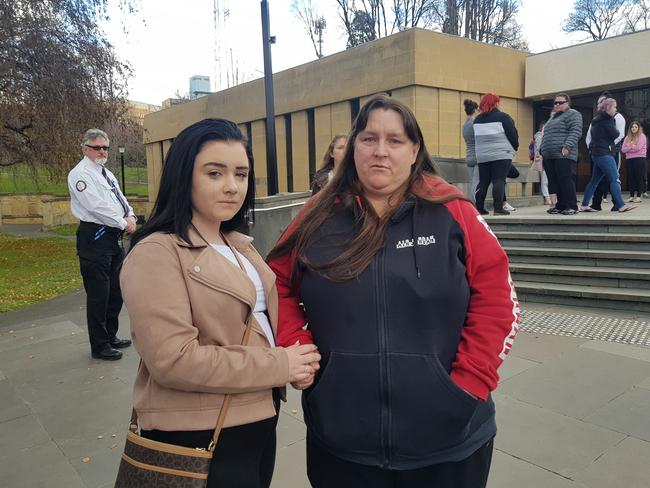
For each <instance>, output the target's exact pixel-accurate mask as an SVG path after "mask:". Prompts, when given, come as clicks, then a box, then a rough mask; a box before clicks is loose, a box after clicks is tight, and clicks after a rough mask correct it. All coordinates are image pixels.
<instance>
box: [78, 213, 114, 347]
mask: <svg viewBox="0 0 650 488" xmlns="http://www.w3.org/2000/svg"><path fill="white" fill-rule="evenodd" d="M102 227H103V229H102ZM120 235H121V231H120V229H116V228H112V227H106V226H101V225H98V224H93V223H89V222H81V224H80V225H79V229H78V230H77V253H78V254H79V268H80V271H81V277H82V278H83V284H84V289H85V290H86V321H87V322H88V338H89V340H90V349H91V351H93V352H98V351H100V350H101V349H102V348H104V347H106V346H107V345H108V344H109V343H110V341H111V340H112V339H113V338H115V336H116V335H117V329H118V328H119V321H118V316H119V314H120V310H122V292H121V290H120V268H121V266H122V261H123V260H124V251H123V250H122V248H121V247H120V245H119V238H120Z"/></svg>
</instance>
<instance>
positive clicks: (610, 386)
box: [499, 348, 650, 419]
mask: <svg viewBox="0 0 650 488" xmlns="http://www.w3.org/2000/svg"><path fill="white" fill-rule="evenodd" d="M648 375H650V363H646V362H644V361H637V360H634V359H628V358H625V357H621V356H615V355H610V354H603V353H601V352H597V351H591V350H588V349H580V348H578V349H575V350H574V351H573V352H572V353H571V354H564V355H562V356H561V357H559V358H557V359H556V360H554V361H547V362H545V363H544V364H542V365H540V366H537V367H535V368H532V369H529V370H527V371H524V372H523V373H520V374H518V375H517V376H515V377H513V378H510V379H508V380H506V381H504V382H502V383H501V385H500V387H499V391H500V392H501V393H502V394H504V395H508V396H510V397H512V398H517V399H519V400H522V401H524V402H526V403H529V404H532V405H537V406H540V407H544V408H547V409H549V410H552V411H554V412H558V413H561V414H564V415H568V416H571V417H574V418H578V419H580V418H583V417H586V416H587V415H589V414H590V413H592V412H594V411H595V410H597V409H598V408H600V407H602V406H603V405H605V404H607V403H609V402H610V401H611V400H613V399H614V398H616V397H618V396H619V395H621V394H622V393H624V392H625V391H626V390H628V389H629V388H632V387H633V386H634V385H635V384H636V383H638V382H640V381H642V380H643V379H645V378H647V377H648Z"/></svg>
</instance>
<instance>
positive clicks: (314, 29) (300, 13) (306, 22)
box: [291, 0, 327, 58]
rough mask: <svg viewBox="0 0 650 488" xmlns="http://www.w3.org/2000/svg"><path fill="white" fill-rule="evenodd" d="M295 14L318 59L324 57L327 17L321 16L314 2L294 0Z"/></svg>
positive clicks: (293, 8) (292, 5) (292, 6)
mask: <svg viewBox="0 0 650 488" xmlns="http://www.w3.org/2000/svg"><path fill="white" fill-rule="evenodd" d="M291 10H292V11H293V14H294V15H295V16H296V17H297V18H298V19H299V20H300V22H301V23H302V25H303V27H304V29H305V31H306V32H307V35H308V36H309V39H310V40H311V43H312V46H313V47H314V52H315V53H316V57H318V58H322V57H323V31H324V30H325V28H326V27H327V22H326V21H325V17H323V16H322V15H320V14H319V12H318V9H317V8H316V4H315V2H314V1H313V0H293V2H292V3H291Z"/></svg>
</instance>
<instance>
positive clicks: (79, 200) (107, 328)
mask: <svg viewBox="0 0 650 488" xmlns="http://www.w3.org/2000/svg"><path fill="white" fill-rule="evenodd" d="M109 147H110V146H109V140H108V135H107V134H106V132H104V131H102V130H99V129H89V130H87V131H86V133H85V134H84V136H83V139H82V142H81V151H82V152H83V154H84V157H83V159H82V160H81V161H79V163H78V164H77V165H76V166H75V167H74V168H73V169H72V170H71V171H70V173H69V174H68V191H69V192H70V207H71V210H72V214H73V215H74V216H75V217H76V218H78V219H79V220H80V222H79V228H78V229H77V254H78V255H79V269H80V270H81V277H82V278H83V284H84V290H86V321H87V322H88V339H89V340H90V351H91V355H92V357H94V358H97V359H105V360H116V359H120V358H121V357H122V352H120V351H118V349H120V348H124V347H128V346H130V345H131V341H130V340H128V339H120V338H119V337H117V330H118V328H119V319H118V317H119V314H120V310H122V293H121V291H120V280H119V272H120V266H121V264H122V260H123V259H124V252H123V251H122V248H121V247H120V243H119V240H120V237H121V236H122V232H123V231H125V232H126V233H127V234H130V233H132V232H133V231H135V222H136V217H135V214H134V213H133V208H131V206H130V205H129V203H128V202H127V200H126V197H125V196H124V194H123V193H122V191H121V190H120V187H119V185H118V184H117V180H116V179H115V176H114V175H113V173H111V172H110V171H109V170H108V169H106V168H105V167H104V165H105V164H106V161H107V160H108V150H109Z"/></svg>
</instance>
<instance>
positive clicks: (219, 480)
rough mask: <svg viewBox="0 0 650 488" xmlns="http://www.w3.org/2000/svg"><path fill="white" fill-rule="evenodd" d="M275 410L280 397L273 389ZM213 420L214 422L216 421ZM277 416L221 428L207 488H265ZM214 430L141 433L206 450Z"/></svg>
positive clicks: (272, 460) (270, 469)
mask: <svg viewBox="0 0 650 488" xmlns="http://www.w3.org/2000/svg"><path fill="white" fill-rule="evenodd" d="M273 392H274V394H273V398H274V401H275V405H276V411H277V412H279V401H278V400H277V399H278V398H279V394H278V393H276V390H273ZM216 420H217V419H216V418H215V422H216ZM277 423H278V415H275V416H274V417H271V418H270V419H266V420H260V421H259V422H253V423H251V424H246V425H239V426H237V427H228V428H225V429H222V431H221V435H220V436H219V442H217V447H216V448H215V450H214V457H213V458H212V461H211V463H210V472H209V474H208V484H207V486H208V488H222V487H224V486H232V487H235V486H236V487H237V488H268V487H269V486H270V485H271V478H272V477H273V467H274V465H275V443H276V439H275V427H276V425H277ZM213 433H214V430H198V431H162V430H143V431H141V435H142V437H146V438H147V439H152V440H154V441H159V442H166V443H168V444H175V445H177V446H184V447H202V448H207V447H208V444H209V443H210V441H211V440H212V434H213Z"/></svg>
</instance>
